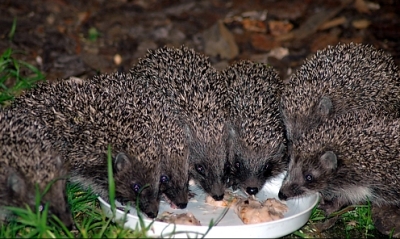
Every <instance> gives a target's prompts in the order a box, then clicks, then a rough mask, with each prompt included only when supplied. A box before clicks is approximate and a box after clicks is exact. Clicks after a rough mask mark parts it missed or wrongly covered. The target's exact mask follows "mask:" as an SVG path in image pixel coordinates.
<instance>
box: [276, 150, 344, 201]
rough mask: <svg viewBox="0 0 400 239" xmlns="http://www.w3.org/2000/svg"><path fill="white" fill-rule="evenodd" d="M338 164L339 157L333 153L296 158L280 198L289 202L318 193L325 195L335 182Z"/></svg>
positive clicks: (290, 167) (289, 170)
mask: <svg viewBox="0 0 400 239" xmlns="http://www.w3.org/2000/svg"><path fill="white" fill-rule="evenodd" d="M337 163H338V162H337V156H336V154H335V153H334V152H332V151H325V152H322V153H320V154H317V155H314V156H309V157H301V156H294V157H293V158H292V159H291V161H290V163H289V169H288V172H287V175H286V177H285V179H284V181H283V184H282V187H281V189H280V190H279V194H278V196H279V198H280V199H281V200H287V199H289V198H294V197H300V196H303V195H306V194H312V193H316V192H321V193H324V191H326V190H328V189H329V188H330V187H331V186H332V184H333V183H334V182H335V175H336V173H337Z"/></svg>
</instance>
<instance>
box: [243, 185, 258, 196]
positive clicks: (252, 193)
mask: <svg viewBox="0 0 400 239" xmlns="http://www.w3.org/2000/svg"><path fill="white" fill-rule="evenodd" d="M246 192H247V193H248V194H250V195H256V194H257V193H258V188H251V187H247V188H246Z"/></svg>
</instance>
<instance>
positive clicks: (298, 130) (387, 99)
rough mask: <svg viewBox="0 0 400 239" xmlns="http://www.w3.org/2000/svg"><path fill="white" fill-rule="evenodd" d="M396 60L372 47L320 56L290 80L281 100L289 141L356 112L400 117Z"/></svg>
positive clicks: (339, 48)
mask: <svg viewBox="0 0 400 239" xmlns="http://www.w3.org/2000/svg"><path fill="white" fill-rule="evenodd" d="M399 95H400V80H399V75H398V69H397V66H396V65H395V64H394V62H393V59H392V58H391V57H390V56H388V55H386V54H384V52H383V51H380V50H376V49H375V48H373V47H371V46H366V45H361V44H353V43H351V44H338V45H337V46H334V47H328V48H326V49H324V50H321V51H318V52H317V53H316V54H315V55H314V56H313V57H311V58H310V59H308V60H306V61H305V63H304V64H303V65H302V66H301V68H300V69H299V70H298V71H297V72H296V73H294V74H293V75H292V76H291V77H290V81H289V84H288V85H287V87H286V88H285V90H284V92H283V96H282V113H283V119H284V122H285V125H286V130H287V135H288V139H289V140H292V139H294V138H296V137H300V135H301V134H302V132H306V131H307V130H308V129H310V128H313V127H317V126H318V125H320V124H321V123H322V122H323V121H324V120H325V119H328V118H333V117H336V116H338V115H341V114H344V113H347V112H349V111H352V110H358V109H367V110H369V111H370V112H371V113H376V114H381V115H388V116H391V117H392V116H393V117H398V116H400V110H399V109H400V97H399Z"/></svg>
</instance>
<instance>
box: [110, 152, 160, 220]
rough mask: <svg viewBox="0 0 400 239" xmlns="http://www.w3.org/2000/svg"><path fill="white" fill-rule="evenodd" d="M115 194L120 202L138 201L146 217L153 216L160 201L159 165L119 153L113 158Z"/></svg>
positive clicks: (156, 212)
mask: <svg viewBox="0 0 400 239" xmlns="http://www.w3.org/2000/svg"><path fill="white" fill-rule="evenodd" d="M114 169H115V174H114V179H115V185H116V195H117V197H118V199H119V200H121V201H122V202H125V203H126V202H128V201H130V202H135V203H136V202H137V201H138V202H139V208H140V210H141V211H142V212H144V213H145V214H146V215H147V216H148V217H150V218H155V217H156V216H157V214H158V208H159V203H160V197H159V194H158V193H159V184H160V167H159V164H157V163H154V162H153V163H152V162H151V161H142V160H140V159H138V158H129V157H128V156H127V155H126V154H125V153H119V154H118V155H117V156H116V158H115V160H114Z"/></svg>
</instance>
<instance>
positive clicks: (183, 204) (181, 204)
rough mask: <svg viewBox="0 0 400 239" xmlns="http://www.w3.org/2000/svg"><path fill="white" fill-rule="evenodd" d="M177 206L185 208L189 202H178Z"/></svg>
mask: <svg viewBox="0 0 400 239" xmlns="http://www.w3.org/2000/svg"><path fill="white" fill-rule="evenodd" d="M176 206H177V207H178V208H179V209H185V208H186V207H187V203H178V204H176Z"/></svg>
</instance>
